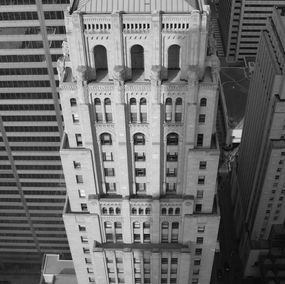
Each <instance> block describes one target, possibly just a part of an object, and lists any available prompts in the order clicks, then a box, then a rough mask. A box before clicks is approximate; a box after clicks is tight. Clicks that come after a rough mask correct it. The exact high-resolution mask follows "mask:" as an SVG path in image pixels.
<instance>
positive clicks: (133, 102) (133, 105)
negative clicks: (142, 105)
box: [130, 98, 138, 123]
mask: <svg viewBox="0 0 285 284" xmlns="http://www.w3.org/2000/svg"><path fill="white" fill-rule="evenodd" d="M130 105H131V109H130V111H131V112H130V119H131V123H137V121H138V118H137V100H136V99H135V98H131V99H130Z"/></svg>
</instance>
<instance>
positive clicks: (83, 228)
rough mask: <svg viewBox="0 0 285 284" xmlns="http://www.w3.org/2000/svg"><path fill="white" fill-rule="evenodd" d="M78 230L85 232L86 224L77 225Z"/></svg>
mask: <svg viewBox="0 0 285 284" xmlns="http://www.w3.org/2000/svg"><path fill="white" fill-rule="evenodd" d="M78 229H79V232H86V226H85V225H78Z"/></svg>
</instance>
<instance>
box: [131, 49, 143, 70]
mask: <svg viewBox="0 0 285 284" xmlns="http://www.w3.org/2000/svg"><path fill="white" fill-rule="evenodd" d="M131 63H132V70H133V71H134V70H140V71H143V70H144V49H143V47H142V46H141V45H138V44H136V45H133V46H132V48H131Z"/></svg>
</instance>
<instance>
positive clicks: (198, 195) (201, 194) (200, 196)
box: [197, 190, 204, 199]
mask: <svg viewBox="0 0 285 284" xmlns="http://www.w3.org/2000/svg"><path fill="white" fill-rule="evenodd" d="M203 195H204V191H203V190H197V198H199V199H201V198H203Z"/></svg>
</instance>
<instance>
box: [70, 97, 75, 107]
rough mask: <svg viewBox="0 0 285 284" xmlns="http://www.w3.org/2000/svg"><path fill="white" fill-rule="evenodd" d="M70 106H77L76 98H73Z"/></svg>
mask: <svg viewBox="0 0 285 284" xmlns="http://www.w3.org/2000/svg"><path fill="white" fill-rule="evenodd" d="M70 106H72V107H73V106H77V101H76V99H75V98H71V99H70Z"/></svg>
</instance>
